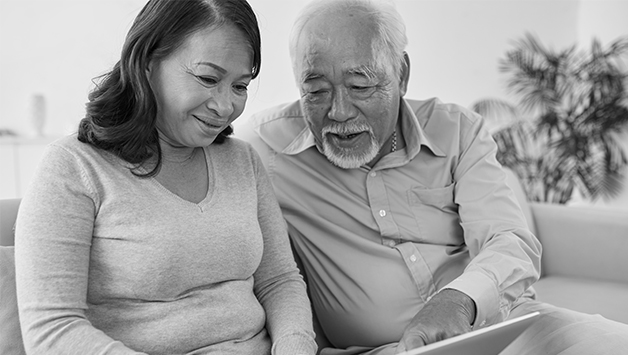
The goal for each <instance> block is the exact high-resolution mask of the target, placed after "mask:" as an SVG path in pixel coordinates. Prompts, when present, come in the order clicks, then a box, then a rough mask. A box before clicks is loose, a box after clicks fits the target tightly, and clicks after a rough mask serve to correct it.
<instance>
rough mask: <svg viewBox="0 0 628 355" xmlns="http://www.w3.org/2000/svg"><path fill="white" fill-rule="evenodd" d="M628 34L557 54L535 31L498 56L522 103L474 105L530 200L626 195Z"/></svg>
mask: <svg viewBox="0 0 628 355" xmlns="http://www.w3.org/2000/svg"><path fill="white" fill-rule="evenodd" d="M626 53H628V37H626V38H619V39H618V40H616V41H614V42H612V43H610V44H609V45H608V46H606V47H603V46H602V44H601V43H600V42H599V41H598V40H596V39H594V40H593V41H592V45H591V47H590V49H589V50H588V51H584V50H577V48H576V46H572V47H570V48H567V49H564V50H560V51H554V50H551V49H548V48H546V47H544V46H543V45H542V44H541V43H540V41H539V40H538V39H537V38H536V37H535V36H533V35H531V34H526V35H525V36H524V38H522V39H520V40H518V41H516V42H515V44H514V48H513V49H512V50H509V51H508V52H507V53H506V56H505V58H503V59H501V60H500V71H502V72H504V73H507V74H508V75H509V77H508V81H507V83H508V88H509V89H510V90H511V92H512V93H513V94H514V95H515V97H517V98H518V102H517V104H512V103H510V102H507V101H504V100H498V99H483V100H479V101H478V102H476V103H474V104H473V107H472V109H473V110H474V111H476V112H478V113H480V114H481V115H483V116H484V117H485V119H486V120H487V121H488V122H489V126H490V123H491V122H492V127H493V131H492V134H493V138H494V139H495V141H496V142H497V145H498V155H497V158H498V160H499V161H500V163H501V164H502V165H504V166H506V167H508V168H510V169H512V170H513V171H514V172H515V173H516V174H517V175H518V176H519V178H520V179H521V181H522V183H523V185H524V189H525V191H526V194H527V197H528V199H529V200H530V201H536V202H551V203H560V204H564V203H566V202H568V201H569V200H570V199H571V198H572V197H573V196H574V193H578V194H580V195H581V196H582V197H584V198H585V199H589V200H596V199H598V198H610V197H612V196H615V195H617V194H618V193H619V192H621V189H622V188H623V186H622V185H623V181H624V177H625V174H626V171H625V170H626V165H627V158H626V152H625V151H624V150H623V148H622V147H621V145H620V144H619V142H618V138H617V137H618V136H617V134H618V133H619V132H621V130H622V129H624V128H625V127H626V124H627V123H628V92H627V91H626V79H627V77H628V75H627V72H626V70H625V69H624V68H625V65H626V63H628V61H627V59H628V58H627V57H626Z"/></svg>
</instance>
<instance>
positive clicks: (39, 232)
mask: <svg viewBox="0 0 628 355" xmlns="http://www.w3.org/2000/svg"><path fill="white" fill-rule="evenodd" d="M97 205H98V202H97V197H96V194H95V193H94V191H93V188H92V187H91V185H90V182H89V181H88V179H87V177H86V173H85V171H84V169H83V168H82V166H81V163H80V159H78V158H77V157H76V156H75V155H74V154H72V153H70V152H69V151H67V150H66V149H65V148H63V147H61V146H56V145H51V146H50V147H49V148H48V149H47V151H46V153H45V154H44V156H43V158H42V163H40V165H39V167H38V170H37V172H36V174H35V176H34V179H33V181H32V183H31V185H30V187H29V189H28V191H27V193H26V194H25V196H24V198H23V199H22V202H21V205H20V210H19V214H18V219H17V225H16V226H17V227H16V239H15V255H16V257H15V259H16V287H17V294H18V308H19V316H20V322H21V328H22V334H23V339H24V345H25V348H26V351H27V353H28V354H46V355H53V354H63V355H70V354H81V355H82V354H116V355H117V354H120V355H121V354H139V353H137V352H135V351H133V350H131V349H129V348H127V347H125V346H124V345H123V344H122V343H121V342H119V341H115V340H114V339H111V338H110V337H109V336H107V335H106V334H105V333H104V332H102V331H100V330H98V329H96V328H95V327H93V326H92V325H91V323H90V322H89V321H88V320H87V318H86V316H85V311H86V309H87V281H88V274H89V262H90V248H91V241H92V240H91V239H92V232H93V228H94V220H95V215H96V213H97Z"/></svg>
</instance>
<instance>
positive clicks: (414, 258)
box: [410, 254, 416, 262]
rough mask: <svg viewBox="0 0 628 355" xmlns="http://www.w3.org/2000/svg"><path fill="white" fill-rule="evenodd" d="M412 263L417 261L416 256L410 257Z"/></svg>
mask: <svg viewBox="0 0 628 355" xmlns="http://www.w3.org/2000/svg"><path fill="white" fill-rule="evenodd" d="M410 261H412V262H415V261H416V255H414V254H412V255H411V256H410Z"/></svg>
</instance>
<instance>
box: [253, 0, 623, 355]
mask: <svg viewBox="0 0 628 355" xmlns="http://www.w3.org/2000/svg"><path fill="white" fill-rule="evenodd" d="M406 44H407V38H406V35H405V26H404V24H403V21H402V19H401V17H400V16H399V14H398V13H397V11H396V10H395V9H394V7H393V6H392V5H389V4H384V3H376V2H372V1H357V0H346V1H337V0H336V1H312V2H310V4H309V6H307V7H306V8H305V9H304V10H303V12H302V13H301V15H300V16H299V17H298V19H297V20H296V23H295V24H294V27H293V31H292V34H291V39H290V54H291V58H292V63H293V70H294V75H295V78H296V81H297V84H298V86H299V89H300V92H301V99H300V100H299V101H296V102H293V103H288V104H285V105H282V106H279V107H275V108H272V109H270V110H267V111H265V112H262V113H259V114H257V115H255V116H254V117H252V119H251V121H250V122H248V125H247V126H246V127H248V128H250V129H251V131H250V132H245V133H243V134H242V135H241V136H242V137H243V138H244V139H246V140H248V141H250V142H251V143H252V144H253V145H254V146H255V147H256V149H257V150H258V152H259V153H260V155H261V156H262V159H263V161H264V162H265V165H266V167H267V169H268V171H269V174H270V176H271V179H272V181H273V185H274V187H275V191H276V194H277V197H278V199H279V202H280V205H281V208H282V211H283V214H284V217H285V219H286V221H287V223H288V228H289V233H290V237H291V240H292V242H293V247H294V250H295V252H296V256H297V257H298V258H299V259H300V261H301V263H302V264H301V268H302V272H303V273H304V275H305V276H306V279H307V282H308V287H309V292H310V297H311V301H312V305H313V309H314V312H315V316H316V318H317V319H316V320H317V321H318V323H319V325H320V327H319V331H318V334H317V335H318V341H319V344H320V345H321V348H323V350H322V353H323V354H358V353H367V354H393V353H397V352H401V351H404V350H406V349H410V348H414V347H418V346H422V345H424V344H428V343H432V342H435V341H438V340H441V339H445V338H449V337H452V336H454V335H457V334H461V333H465V332H468V331H470V330H472V329H477V328H481V327H484V326H487V325H490V324H495V323H498V322H500V321H503V320H505V319H508V318H512V317H515V316H519V315H523V314H526V313H529V312H532V311H540V312H541V313H542V315H541V317H540V319H539V321H537V322H536V323H535V324H534V325H533V326H532V327H531V328H529V329H528V330H527V331H526V333H525V335H524V336H522V337H520V338H519V339H518V340H517V341H515V342H514V343H513V344H511V346H510V347H509V348H508V349H507V350H505V351H504V354H518V355H520V354H544V355H546V354H568V353H569V354H571V353H574V354H576V353H577V354H593V353H596V354H599V353H604V354H615V353H618V352H619V351H623V350H622V349H624V346H626V344H628V340H627V335H626V334H628V326H625V325H622V324H619V323H616V322H611V321H608V320H606V319H603V318H601V317H594V316H589V315H584V314H579V313H576V312H571V311H568V310H564V309H559V308H556V307H553V306H551V305H547V304H542V303H540V302H537V301H535V300H534V291H533V289H532V288H530V286H531V285H532V284H533V283H534V282H535V281H536V280H537V279H538V277H539V268H540V257H541V245H540V244H539V241H538V240H537V239H536V237H535V236H534V235H532V233H531V232H530V231H529V230H528V228H527V226H526V222H525V220H524V217H523V216H522V213H521V210H520V209H519V207H518V205H517V202H516V200H515V198H514V195H513V193H512V192H511V190H510V189H509V188H508V186H507V185H506V183H505V173H504V172H503V170H502V168H501V166H500V165H499V163H498V162H497V161H496V159H495V151H496V146H495V144H494V142H493V140H492V139H491V137H490V135H489V134H488V133H487V130H486V129H485V128H484V124H483V120H482V119H481V117H479V116H477V115H475V114H474V113H472V112H469V111H468V110H465V109H464V108H461V107H459V106H456V105H450V104H443V103H441V102H440V101H439V100H437V99H430V100H425V101H416V100H409V99H405V98H404V95H405V93H406V88H407V85H408V79H409V72H410V60H409V58H408V56H407V54H406V53H405V52H404V49H405V46H406ZM600 340H601V343H600V342H599V341H600Z"/></svg>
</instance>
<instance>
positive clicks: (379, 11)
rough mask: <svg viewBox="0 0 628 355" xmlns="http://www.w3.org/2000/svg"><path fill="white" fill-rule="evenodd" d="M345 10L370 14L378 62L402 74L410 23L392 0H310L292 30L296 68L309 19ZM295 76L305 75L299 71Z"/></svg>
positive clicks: (293, 56) (292, 57)
mask: <svg viewBox="0 0 628 355" xmlns="http://www.w3.org/2000/svg"><path fill="white" fill-rule="evenodd" d="M342 10H351V11H353V12H356V11H360V12H362V13H365V14H367V15H368V17H369V18H370V19H371V20H372V22H373V26H374V27H375V29H376V34H377V35H376V36H375V37H374V38H373V42H372V43H371V48H372V51H373V54H374V58H373V59H374V61H375V63H374V65H375V66H376V68H372V69H378V70H382V69H384V68H386V67H390V66H392V68H393V69H394V71H395V73H397V75H399V76H401V73H402V70H403V65H404V51H405V49H406V46H407V45H408V37H407V36H406V26H405V23H404V21H403V18H402V17H401V15H400V14H399V12H398V11H397V9H396V8H395V5H394V3H393V2H392V0H388V1H386V0H310V2H309V3H308V4H307V5H306V6H305V7H304V8H303V9H302V10H301V12H300V13H299V15H298V16H297V18H296V20H295V22H294V24H293V26H292V31H291V33H290V41H289V46H290V48H289V49H290V58H291V59H292V68H293V70H296V68H297V67H298V63H297V60H300V59H298V58H297V56H296V49H297V45H298V41H299V39H300V38H301V34H302V32H303V29H304V27H305V25H306V24H307V22H308V21H309V20H310V19H312V18H314V17H316V16H321V15H323V16H324V14H326V13H335V12H337V11H342ZM294 74H295V79H296V80H297V84H299V83H298V81H299V80H300V79H301V78H300V77H299V74H298V73H296V72H295V73H294Z"/></svg>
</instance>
